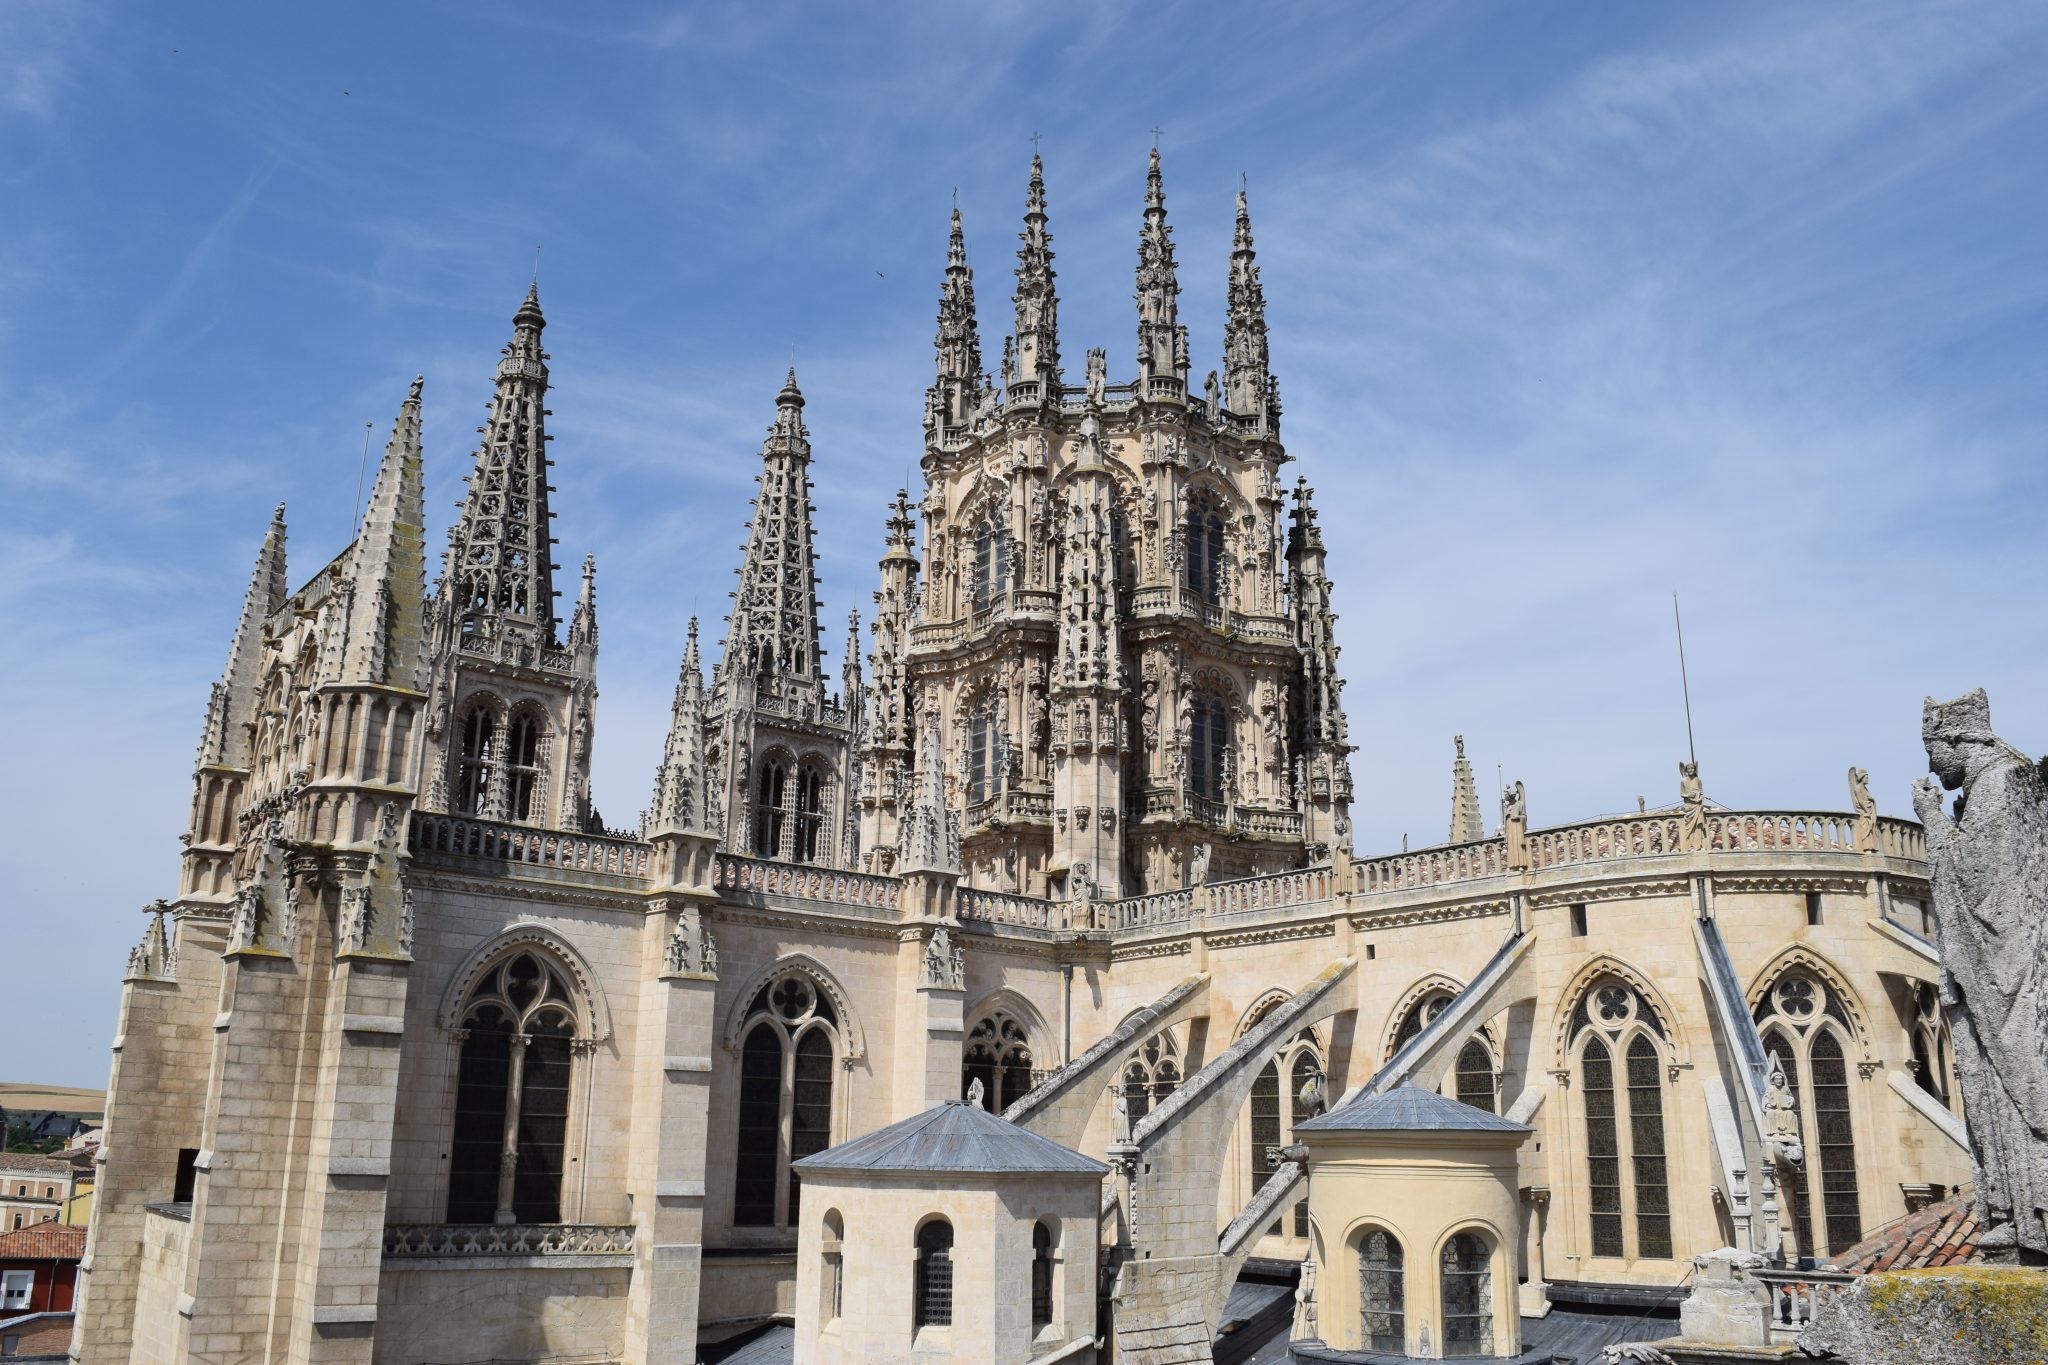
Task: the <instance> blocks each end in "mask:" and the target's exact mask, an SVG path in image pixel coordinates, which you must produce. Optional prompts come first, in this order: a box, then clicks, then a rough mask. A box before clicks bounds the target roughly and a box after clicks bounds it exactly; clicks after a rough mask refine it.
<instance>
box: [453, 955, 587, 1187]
mask: <svg viewBox="0 0 2048 1365" xmlns="http://www.w3.org/2000/svg"><path fill="white" fill-rule="evenodd" d="M457 1036H458V1037H459V1039H460V1040H461V1053H460V1056H459V1059H458V1062H457V1066H456V1082H455V1127H454V1132H453V1134H452V1137H451V1141H450V1146H449V1153H448V1157H449V1161H448V1213H447V1217H448V1221H449V1222H451V1223H556V1222H560V1221H561V1195H562V1169H563V1154H564V1149H565V1147H566V1145H567V1138H568V1127H569V1082H570V1071H571V1067H572V1065H573V1060H572V1058H573V1047H572V1043H573V1040H574V1039H575V1037H576V1015H575V1010H574V1007H573V1005H572V1004H571V999H570V995H569V991H568V987H567V985H566V984H565V981H564V978H563V975H562V973H561V972H560V971H559V970H557V969H556V967H555V966H554V964H553V963H551V962H548V961H546V960H544V959H543V958H542V957H541V956H540V955H538V954H535V953H531V952H521V953H518V954H515V955H514V956H512V957H510V958H508V959H507V960H506V961H505V962H503V963H502V964H500V965H499V966H498V967H497V968H496V969H495V970H493V971H491V972H489V973H488V974H486V975H485V977H484V978H483V980H482V981H481V982H480V983H478V985H477V987H476V989H475V990H474V991H473V992H472V993H471V995H470V998H469V1001H468V1002H467V1003H466V1004H465V1006H464V1008H463V1012H462V1026H461V1029H460V1031H459V1033H458V1035H457Z"/></svg>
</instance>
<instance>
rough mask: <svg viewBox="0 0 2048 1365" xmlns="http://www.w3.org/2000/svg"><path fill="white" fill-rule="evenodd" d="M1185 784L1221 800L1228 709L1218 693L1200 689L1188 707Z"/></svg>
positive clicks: (1206, 797)
mask: <svg viewBox="0 0 2048 1365" xmlns="http://www.w3.org/2000/svg"><path fill="white" fill-rule="evenodd" d="M1189 722H1190V727H1191V730H1192V733H1190V734H1189V736H1188V786H1189V789H1190V790H1191V791H1193V792H1194V794H1195V795H1196V796H1199V797H1201V798H1203V799H1204V800H1207V801H1221V800H1222V799H1223V789H1224V786H1225V778H1226V770H1227V769H1228V767H1229V762H1230V760H1229V750H1230V712H1229V709H1228V708H1227V707H1225V706H1224V704H1223V701H1222V699H1221V698H1220V697H1217V696H1215V695H1213V694H1211V693H1203V694H1202V695H1200V696H1198V697H1196V698H1195V702H1194V705H1193V706H1192V707H1190V708H1189Z"/></svg>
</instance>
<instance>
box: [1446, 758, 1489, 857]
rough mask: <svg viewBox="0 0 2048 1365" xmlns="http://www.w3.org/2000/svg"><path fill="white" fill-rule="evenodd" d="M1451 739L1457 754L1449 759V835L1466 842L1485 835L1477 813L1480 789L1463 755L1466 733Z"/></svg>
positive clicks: (1453, 839)
mask: <svg viewBox="0 0 2048 1365" xmlns="http://www.w3.org/2000/svg"><path fill="white" fill-rule="evenodd" d="M1452 742H1453V743H1454V744H1455V745H1456V746H1457V753H1458V756H1457V757H1456V758H1455V759H1453V760H1452V762H1451V838H1450V842H1452V843H1454V844H1469V843H1473V842H1475V841H1476V840H1480V839H1484V838H1485V837H1486V821H1485V820H1484V819H1483V818H1482V817H1481V816H1480V814H1479V790H1478V788H1477V787H1476V786H1475V785H1474V784H1473V779H1472V765H1471V763H1469V762H1468V761H1466V758H1465V737H1464V736H1463V735H1456V736H1453V737H1452Z"/></svg>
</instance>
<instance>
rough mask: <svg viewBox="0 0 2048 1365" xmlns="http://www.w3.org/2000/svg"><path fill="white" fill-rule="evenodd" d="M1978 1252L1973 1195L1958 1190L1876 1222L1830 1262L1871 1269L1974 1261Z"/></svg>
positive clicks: (1852, 1269) (1856, 1272) (1837, 1266)
mask: <svg viewBox="0 0 2048 1365" xmlns="http://www.w3.org/2000/svg"><path fill="white" fill-rule="evenodd" d="M1981 1259H1982V1257H1981V1256H1979V1254H1978V1252H1977V1206H1976V1201H1975V1199H1974V1198H1973V1197H1972V1196H1970V1195H1967V1194H1959V1195H1955V1196H1952V1197H1950V1198H1948V1199H1944V1200H1942V1201H1941V1202H1940V1203H1937V1204H1929V1205H1928V1206H1927V1207H1926V1208H1924V1209H1922V1210H1920V1211H1919V1212H1918V1213H1912V1214H1908V1215H1907V1216H1906V1217H1904V1218H1901V1219H1900V1220H1899V1221H1898V1222H1896V1223H1892V1224H1890V1225H1888V1226H1886V1227H1882V1228H1879V1229H1878V1230H1877V1231H1876V1232H1873V1233H1872V1234H1871V1235H1870V1236H1868V1237H1866V1238H1864V1239H1863V1240H1862V1241H1860V1242H1858V1243H1857V1244H1856V1245H1855V1246H1852V1247H1850V1248H1849V1249H1848V1250H1847V1251H1844V1252H1843V1253H1841V1254H1840V1255H1839V1256H1836V1257H1834V1258H1833V1259H1832V1260H1830V1261H1829V1262H1828V1265H1829V1266H1830V1267H1831V1268H1833V1269H1835V1270H1846V1271H1848V1272H1849V1273H1850V1274H1852V1275H1863V1274H1868V1273H1869V1272H1870V1271H1873V1270H1924V1269H1931V1268H1934V1267H1939V1266H1946V1265H1974V1264H1976V1263H1978V1262H1979V1261H1980V1260H1981Z"/></svg>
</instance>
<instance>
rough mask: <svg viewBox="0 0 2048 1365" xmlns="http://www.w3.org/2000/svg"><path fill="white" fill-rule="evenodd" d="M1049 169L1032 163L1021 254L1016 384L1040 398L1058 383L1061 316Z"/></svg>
mask: <svg viewBox="0 0 2048 1365" xmlns="http://www.w3.org/2000/svg"><path fill="white" fill-rule="evenodd" d="M1045 224H1046V217H1045V163H1044V161H1042V160H1041V159H1039V158H1038V157H1037V156H1033V157H1032V158H1031V186H1030V189H1029V191H1028V192H1027V193H1026V195H1025V198H1024V231H1023V232H1022V233H1021V234H1019V240H1021V241H1022V242H1023V243H1024V245H1023V247H1022V248H1021V249H1020V250H1019V251H1018V252H1017V293H1016V295H1015V300H1016V304H1017V335H1016V343H1017V351H1016V362H1015V363H1016V375H1017V381H1018V382H1019V383H1023V384H1031V383H1036V384H1038V385H1040V386H1041V387H1040V389H1039V395H1040V397H1042V398H1046V399H1048V400H1049V399H1051V398H1054V397H1056V395H1055V394H1053V393H1051V392H1050V390H1051V389H1052V388H1054V387H1055V386H1057V385H1058V384H1059V382H1060V338H1059V332H1060V316H1059V314H1060V310H1059V298H1058V296H1057V295H1056V294H1055V293H1054V292H1053V278H1054V277H1053V270H1052V234H1051V233H1050V232H1047V231H1046V230H1045Z"/></svg>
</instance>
